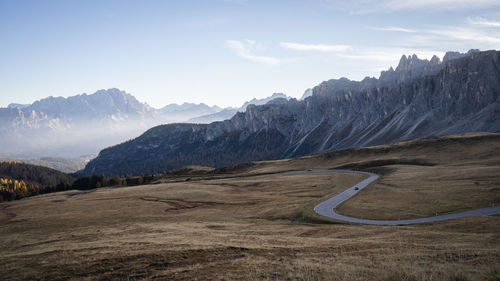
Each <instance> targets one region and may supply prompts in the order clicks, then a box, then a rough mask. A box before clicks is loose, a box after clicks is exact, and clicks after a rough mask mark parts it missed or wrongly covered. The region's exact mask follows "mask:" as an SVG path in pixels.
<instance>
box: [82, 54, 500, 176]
mask: <svg viewBox="0 0 500 281" xmlns="http://www.w3.org/2000/svg"><path fill="white" fill-rule="evenodd" d="M445 57H446V58H447V59H446V60H445V62H443V63H442V62H441V61H440V60H439V58H437V57H433V58H432V59H431V60H430V61H428V60H420V59H418V58H417V57H416V56H415V55H413V56H409V57H406V56H403V57H402V58H401V60H400V63H399V65H398V67H397V68H396V69H392V68H391V69H389V70H388V71H384V72H382V73H381V76H380V78H379V79H375V78H365V79H364V80H362V81H360V82H357V81H350V80H348V79H346V78H341V79H338V80H329V81H326V82H323V83H321V84H320V85H318V86H316V87H314V89H313V94H312V96H311V97H307V98H306V99H305V100H303V101H298V100H295V99H291V100H286V99H277V100H275V101H274V102H272V103H268V104H266V105H262V106H254V105H250V106H248V107H247V109H246V111H245V112H244V113H237V114H236V115H235V116H234V117H233V118H231V119H230V120H226V121H223V122H215V123H211V124H208V125H193V124H189V125H188V124H174V125H164V126H158V127H155V128H152V129H150V130H148V131H147V132H146V133H144V134H143V135H141V136H140V137H138V138H136V139H134V140H131V141H128V142H126V143H123V144H120V145H117V146H114V147H110V148H107V149H105V150H103V151H101V153H100V154H99V155H98V157H97V158H96V159H94V160H92V161H90V162H89V164H87V166H86V168H85V173H97V174H99V173H103V172H104V173H107V174H112V173H136V174H137V173H141V172H159V171H163V170H168V169H173V168H179V167H181V166H184V165H188V164H197V165H203V166H214V167H218V166H226V165H231V164H235V163H239V162H244V161H251V160H262V159H279V158H287V157H295V156H302V155H308V154H312V153H318V152H323V151H328V150H332V149H339V148H349V147H359V146H368V145H376V144H383V143H387V142H394V141H400V140H405V139H410V138H417V137H426V136H431V135H438V134H451V133H462V132H470V131H489V132H498V131H500V122H498V120H499V119H500V101H499V100H498V95H499V93H500V62H499V60H500V52H498V51H486V52H478V51H471V52H469V53H467V54H461V55H458V56H457V55H454V54H452V58H450V55H449V54H447V56H445Z"/></svg>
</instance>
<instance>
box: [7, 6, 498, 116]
mask: <svg viewBox="0 0 500 281" xmlns="http://www.w3.org/2000/svg"><path fill="white" fill-rule="evenodd" d="M471 48H479V49H481V50H486V49H497V50H498V49H500V1H498V0H496V1H492V0H475V1H469V0H454V1H451V0H413V1H396V0H380V1H374V0H354V1H335V0H310V1H307V0H303V1H293V0H290V1H279V0H276V1H273V0H267V1H258V0H204V1H190V0H185V1H168V0H164V1H154V0H144V1H135V0H134V1H132V0H130V1H126V0H123V1H113V0H99V1H92V0H82V1H74V0H60V1H52V0H44V1H24V0H0V106H6V105H7V104H9V103H11V102H19V103H31V102H33V101H35V100H37V99H41V98H44V97H47V96H65V97H66V96H71V95H76V94H81V93H88V94H91V93H94V92H95V91H97V90H99V89H107V88H113V87H117V88H120V89H122V90H125V91H127V92H129V93H131V94H133V95H135V96H136V97H137V98H138V99H139V100H141V101H144V102H147V103H148V104H150V105H152V106H154V107H161V106H164V105H166V104H169V103H181V102H184V101H186V102H197V103H199V102H204V103H207V104H210V105H213V104H217V105H220V106H239V105H241V104H242V103H243V102H244V101H246V100H249V99H251V98H253V97H257V98H262V97H266V96H270V95H271V94H272V93H273V92H283V93H285V94H287V95H290V96H294V97H300V96H301V95H302V93H303V92H304V90H305V89H306V88H309V87H313V86H315V85H317V84H318V83H320V82H321V81H324V80H327V79H331V78H340V77H348V78H350V79H355V80H359V79H362V78H363V77H365V76H376V77H378V75H379V73H380V71H381V70H383V69H387V68H389V67H390V66H396V65H397V63H398V61H399V58H400V57H401V55H402V54H407V55H408V54H413V53H416V54H417V55H418V56H419V57H424V58H429V59H430V58H431V56H432V54H437V55H438V56H440V57H442V55H443V54H444V52H445V51H447V50H456V51H462V52H463V51H467V50H468V49H471Z"/></svg>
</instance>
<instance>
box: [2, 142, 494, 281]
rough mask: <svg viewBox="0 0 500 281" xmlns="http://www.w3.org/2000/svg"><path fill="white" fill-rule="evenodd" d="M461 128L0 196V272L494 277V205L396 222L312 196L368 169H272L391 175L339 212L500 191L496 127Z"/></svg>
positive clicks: (389, 210) (392, 208)
mask: <svg viewBox="0 0 500 281" xmlns="http://www.w3.org/2000/svg"><path fill="white" fill-rule="evenodd" d="M455 139H456V140H460V142H458V144H457V143H455V142H454V141H453V140H451V141H449V140H447V141H445V143H444V144H443V143H442V142H438V143H434V144H425V145H416V146H412V145H411V142H410V144H408V143H406V144H405V145H400V144H398V145H394V146H392V147H387V148H386V149H385V150H384V149H381V148H371V149H368V150H351V151H348V152H345V154H342V153H340V154H336V155H334V156H332V155H331V154H330V155H320V156H314V157H305V158H301V159H295V160H281V161H267V162H260V163H256V164H255V165H252V166H248V167H244V168H241V169H236V170H232V171H231V173H228V174H218V175H212V174H206V173H205V172H206V170H207V169H203V170H204V171H203V172H204V173H203V174H200V175H198V176H197V175H193V174H192V171H191V170H190V171H189V173H190V174H189V175H186V176H184V177H183V176H182V175H176V176H171V177H169V178H167V179H163V180H162V183H159V184H153V185H147V186H136V187H123V188H103V189H98V190H95V191H93V192H90V193H87V194H80V195H74V196H67V195H64V194H65V192H62V193H57V194H46V195H42V196H37V197H33V198H30V199H27V200H21V201H16V202H8V203H2V204H0V237H2V239H0V276H1V278H0V279H6V280H11V279H20V280H33V279H44V280H67V279H79V280H80V279H81V280H94V279H103V280H113V279H115V280H119V279H124V280H130V279H132V280H142V279H146V280H151V279H159V280H171V279H176V280H499V279H498V278H500V275H499V274H500V243H499V242H500V239H499V238H500V217H499V216H494V217H476V218H464V219H458V220H452V221H445V222H439V223H432V224H425V225H414V226H400V227H391V226H383V227H380V226H362V225H349V224H342V223H335V222H334V223H328V222H329V220H327V219H323V218H321V217H319V216H317V215H315V214H313V212H312V206H314V204H316V203H317V202H320V201H322V200H324V199H326V198H328V197H329V196H332V195H334V194H336V193H338V192H340V191H342V190H344V189H345V188H347V187H349V186H351V185H352V184H354V183H356V182H358V181H360V180H361V179H362V178H363V176H361V175H353V174H309V175H295V176H275V175H272V173H277V172H281V171H289V170H300V169H308V168H313V169H328V168H334V167H340V166H346V165H351V166H352V165H358V166H357V167H360V166H359V165H360V163H361V162H363V163H362V164H363V165H364V166H365V167H364V169H372V170H375V171H377V172H379V173H381V174H382V175H383V176H382V177H381V179H380V180H379V181H378V182H377V184H375V185H374V186H369V187H367V188H366V189H365V190H364V191H362V192H361V193H360V194H359V195H358V196H356V197H355V198H353V199H351V201H348V202H347V203H346V204H344V205H343V206H342V207H341V211H342V212H345V213H349V214H353V215H362V216H365V217H370V216H381V217H392V216H401V217H405V216H406V217H412V216H418V215H421V214H423V215H425V214H428V213H429V212H432V211H433V210H434V209H435V208H436V204H437V205H438V206H439V207H440V208H441V209H440V210H442V211H443V212H446V211H454V210H459V209H467V208H475V207H486V206H483V204H486V205H488V204H490V202H491V200H493V201H495V200H496V201H498V197H499V186H498V179H499V177H500V173H498V166H499V165H498V164H499V162H498V157H499V156H498V153H495V152H497V151H500V150H498V148H499V144H500V137H498V136H497V137H496V138H492V137H482V136H479V137H476V139H474V138H472V139H471V138H470V136H468V137H467V138H455ZM433 147H434V148H433ZM476 155H477V156H476ZM387 159H399V160H401V159H406V160H408V161H406V160H405V161H406V164H404V165H401V164H389V165H384V164H383V162H384V161H385V160H387ZM415 159H424V160H425V161H428V162H430V163H433V165H434V166H426V165H421V164H422V161H420V162H419V161H415ZM451 159H455V160H454V161H451ZM373 160H384V161H382V162H380V161H379V162H377V163H378V164H377V165H375V166H374V165H373V162H371V164H370V163H368V162H370V161H373ZM416 162H419V163H420V164H418V165H412V164H408V163H416ZM367 163H368V164H369V165H368V164H367ZM384 163H385V162H384ZM427 164H428V163H427ZM186 177H189V178H190V179H191V180H190V181H184V180H185V178H186ZM476 181H477V182H479V184H477V185H476V184H475V182H476ZM408 182H412V183H411V184H408ZM436 182H437V183H438V185H439V188H436V187H435V184H436ZM470 183H473V184H472V185H470ZM468 191H470V192H474V196H470V195H469V194H468V193H466V192H468ZM431 196H432V198H436V199H435V200H437V203H436V202H434V201H432V200H429V198H431ZM420 199H422V200H420ZM421 201H424V202H421ZM388 202H391V203H388ZM359 206H361V207H362V208H358V207H359ZM408 207H409V211H407V212H406V213H405V211H404V209H406V208H408ZM377 218H378V217H377ZM495 276H496V277H495ZM494 278H497V279H494Z"/></svg>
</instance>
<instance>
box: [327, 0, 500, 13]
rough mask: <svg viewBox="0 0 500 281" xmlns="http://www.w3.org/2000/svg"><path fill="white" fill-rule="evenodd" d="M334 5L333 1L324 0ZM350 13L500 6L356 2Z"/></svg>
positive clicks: (423, 0) (419, 0)
mask: <svg viewBox="0 0 500 281" xmlns="http://www.w3.org/2000/svg"><path fill="white" fill-rule="evenodd" d="M326 1H327V2H328V3H331V4H334V3H335V1H333V0H330V1H328V0H326ZM352 6H354V8H351V9H350V11H351V13H353V14H364V13H376V12H389V13H390V12H396V11H404V10H427V11H442V10H470V9H483V8H488V7H494V6H500V2H499V1H498V0H412V1H401V0H357V1H354V2H353V3H352V2H351V7H352Z"/></svg>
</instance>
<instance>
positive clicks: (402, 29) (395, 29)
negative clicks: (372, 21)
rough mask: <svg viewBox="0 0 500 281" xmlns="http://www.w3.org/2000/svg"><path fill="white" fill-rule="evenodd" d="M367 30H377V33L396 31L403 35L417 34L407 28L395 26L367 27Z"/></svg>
mask: <svg viewBox="0 0 500 281" xmlns="http://www.w3.org/2000/svg"><path fill="white" fill-rule="evenodd" d="M368 28H369V29H371V30H379V31H396V32H404V33H416V32H418V31H417V30H415V29H409V28H404V27H397V26H384V27H376V26H369V27H368Z"/></svg>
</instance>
